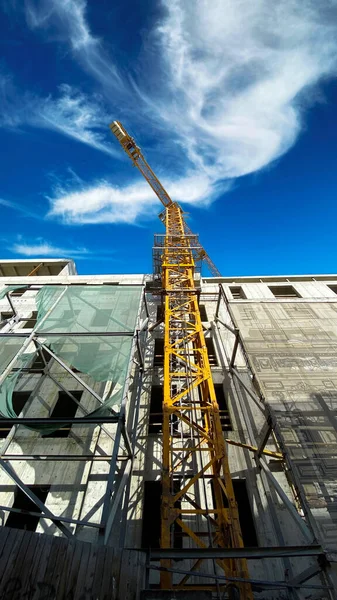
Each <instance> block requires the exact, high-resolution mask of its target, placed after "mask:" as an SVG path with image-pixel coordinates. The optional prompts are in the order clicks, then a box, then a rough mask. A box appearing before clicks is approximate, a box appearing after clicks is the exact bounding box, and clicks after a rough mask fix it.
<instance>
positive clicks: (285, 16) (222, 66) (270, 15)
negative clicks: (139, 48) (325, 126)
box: [140, 0, 337, 181]
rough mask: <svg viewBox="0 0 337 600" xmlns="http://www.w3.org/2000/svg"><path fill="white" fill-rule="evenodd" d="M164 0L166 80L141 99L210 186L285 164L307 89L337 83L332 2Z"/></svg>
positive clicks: (160, 38) (161, 42)
mask: <svg viewBox="0 0 337 600" xmlns="http://www.w3.org/2000/svg"><path fill="white" fill-rule="evenodd" d="M162 1H163V5H164V6H165V8H166V16H165V17H164V19H163V21H162V22H161V23H160V24H159V25H158V27H157V30H156V39H155V43H156V44H157V46H158V47H159V48H160V50H161V57H162V71H161V75H162V76H161V80H160V81H158V79H157V81H156V85H155V87H153V88H152V89H151V95H150V93H149V92H148V93H146V92H145V91H144V89H143V90H142V93H141V94H142V98H143V100H148V102H149V103H150V104H151V108H152V110H153V111H154V113H155V114H157V118H159V119H162V120H164V121H165V122H166V123H167V124H168V125H167V126H168V127H171V128H172V129H174V130H175V132H176V135H177V136H178V137H179V138H180V139H181V141H182V143H183V145H184V147H185V149H186V151H187V153H188V156H189V158H190V160H191V161H192V163H193V164H194V165H195V166H199V168H200V169H202V170H203V171H205V172H206V173H207V174H208V176H209V177H210V178H212V179H213V180H214V181H219V180H221V179H223V178H234V177H240V176H242V175H246V174H247V173H252V172H254V171H257V170H259V169H261V168H263V167H265V166H266V165H268V164H269V163H270V162H271V161H273V160H275V159H276V158H278V157H279V156H281V155H282V154H283V153H284V152H286V151H287V150H288V149H289V148H290V146H291V145H292V144H293V143H294V141H295V140H296V137H297V136H298V134H299V132H300V130H301V126H302V123H301V101H303V100H304V99H305V98H309V99H311V100H312V98H310V91H309V89H308V88H309V86H313V85H315V84H317V82H318V81H319V80H320V79H321V78H323V77H325V76H327V75H330V76H335V75H336V66H337V60H336V59H337V38H336V35H337V3H336V2H335V1H332V2H330V0H326V1H322V2H319V3H317V2H314V1H312V0H283V1H282V2H276V3H275V2H270V0H255V1H254V2H251V0H235V1H233V0H213V1H212V2H211V3H206V2H202V1H199V2H191V1H184V2H182V1H180V0H162ZM140 87H142V86H140ZM156 90H159V94H158V93H157V92H156Z"/></svg>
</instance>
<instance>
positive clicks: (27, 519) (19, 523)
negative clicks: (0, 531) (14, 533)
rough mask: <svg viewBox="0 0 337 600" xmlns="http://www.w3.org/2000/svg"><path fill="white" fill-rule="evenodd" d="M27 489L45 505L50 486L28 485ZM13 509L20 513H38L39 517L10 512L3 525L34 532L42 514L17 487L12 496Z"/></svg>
mask: <svg viewBox="0 0 337 600" xmlns="http://www.w3.org/2000/svg"><path fill="white" fill-rule="evenodd" d="M27 487H29V489H30V490H31V491H32V492H33V493H34V494H35V495H36V496H37V497H38V498H39V500H41V502H43V503H45V502H46V499H47V496H48V493H49V490H50V485H47V486H45V485H44V486H39V485H30V486H27ZM13 508H18V509H20V510H22V511H31V512H36V513H39V514H40V516H33V515H27V513H26V512H23V513H16V512H11V513H9V516H8V518H7V521H6V523H5V525H6V527H15V529H25V530H27V531H35V530H36V528H37V526H38V523H39V520H40V518H41V517H42V513H41V511H40V509H39V507H38V506H36V504H34V502H33V500H31V499H30V498H28V496H26V494H25V493H24V492H23V491H22V490H21V489H20V488H19V487H18V486H17V487H16V490H15V495H14V502H13Z"/></svg>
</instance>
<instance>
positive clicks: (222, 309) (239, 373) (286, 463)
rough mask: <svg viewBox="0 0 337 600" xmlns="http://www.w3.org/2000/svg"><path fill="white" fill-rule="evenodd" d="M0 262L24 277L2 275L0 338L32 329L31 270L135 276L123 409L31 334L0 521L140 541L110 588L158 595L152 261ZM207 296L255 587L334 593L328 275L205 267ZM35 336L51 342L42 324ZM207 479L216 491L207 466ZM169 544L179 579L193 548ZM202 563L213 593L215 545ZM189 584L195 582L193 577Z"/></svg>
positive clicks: (6, 449) (128, 280)
mask: <svg viewBox="0 0 337 600" xmlns="http://www.w3.org/2000/svg"><path fill="white" fill-rule="evenodd" d="M28 263H30V264H28ZM38 265H41V266H40V267H39V268H38V269H37V271H35V272H34V269H36V267H38ZM0 266H1V274H2V277H1V284H2V287H4V286H14V285H15V286H16V285H17V286H21V288H22V289H20V287H19V288H18V289H17V290H13V289H10V288H9V287H7V288H6V289H7V290H9V292H8V296H9V297H8V296H6V295H5V296H4V297H3V299H2V300H1V301H0V311H1V315H2V324H3V325H2V329H1V334H2V337H1V342H2V344H4V343H8V341H10V339H11V334H13V333H21V334H22V335H23V339H25V340H26V339H27V338H28V337H29V335H31V334H34V330H35V324H36V319H37V318H38V315H37V314H36V313H37V312H38V307H37V305H36V296H37V294H38V293H39V289H40V286H60V289H61V288H62V289H63V288H64V287H71V286H89V287H90V286H96V289H97V290H98V289H99V286H102V288H100V289H102V290H103V289H104V288H103V286H107V287H108V286H111V287H114V286H115V287H116V284H118V287H119V288H122V287H123V286H134V287H137V288H139V290H140V295H139V310H138V312H137V319H136V321H135V324H134V327H133V328H132V332H131V336H130V337H132V346H131V354H130V361H129V368H128V371H127V374H126V376H125V381H124V383H125V387H124V392H123V394H124V395H123V398H124V401H125V404H124V406H123V411H124V413H123V415H122V417H121V418H120V417H119V412H118V411H119V409H120V407H121V406H122V405H118V410H117V409H116V406H115V409H114V406H113V405H112V409H113V411H114V412H113V413H111V412H110V413H104V415H103V416H101V417H99V418H98V417H97V416H93V417H90V413H92V412H93V411H95V410H96V409H97V407H98V406H99V402H100V399H101V400H102V401H103V402H104V401H105V399H107V398H109V396H111V390H113V386H112V384H113V383H114V382H111V381H107V382H97V381H95V380H94V378H93V377H92V376H91V375H88V374H86V373H84V372H81V371H80V370H79V369H76V368H75V367H74V364H72V363H70V362H67V361H66V360H63V359H62V360H61V362H58V361H57V358H59V357H57V356H56V357H55V352H54V353H53V354H54V356H53V355H52V354H48V350H46V349H43V347H41V346H40V347H39V346H37V347H38V348H40V350H41V348H42V350H43V352H41V351H40V353H37V354H36V356H35V357H34V361H32V362H31V363H30V364H29V368H27V369H26V370H25V371H22V372H21V374H20V377H19V378H18V380H17V382H16V387H15V390H14V395H13V406H14V408H16V411H17V414H18V415H19V416H18V419H15V417H12V421H11V420H10V419H9V418H7V420H6V421H3V423H2V424H1V427H2V434H1V435H2V438H3V439H2V450H1V467H2V468H1V471H0V506H1V511H2V512H1V516H2V525H4V526H7V527H11V528H14V529H15V528H20V529H24V528H26V529H28V530H30V531H33V530H35V531H36V532H38V533H43V534H48V535H53V536H66V537H68V538H69V539H72V537H73V536H75V538H76V539H78V540H80V541H87V542H90V543H92V544H96V543H100V544H102V545H105V546H108V547H113V548H129V549H134V553H135V562H134V563H133V567H131V566H130V565H129V567H128V568H129V569H130V572H128V568H127V567H125V565H124V567H123V569H124V572H123V573H122V576H123V577H126V578H130V581H131V579H132V577H131V575H132V573H131V571H132V569H133V568H135V567H134V565H137V573H138V575H137V577H134V578H133V579H132V583H131V584H130V585H129V587H128V589H127V592H125V591H124V592H121V589H120V583H121V580H119V583H118V585H117V584H116V586H115V587H114V589H112V590H111V596H109V595H108V596H106V597H111V598H121V599H122V598H124V597H128V598H135V599H136V598H139V597H140V593H141V591H142V594H143V597H144V598H154V597H158V598H161V597H167V596H164V595H160V594H162V592H159V590H158V589H157V588H158V582H159V571H158V569H159V568H160V562H159V554H160V553H158V552H157V553H156V549H157V548H158V547H159V531H160V495H161V488H160V480H161V455H162V443H161V436H162V433H161V426H162V411H161V399H162V382H163V341H162V340H163V325H162V323H161V318H162V312H161V311H162V309H161V306H162V299H161V296H160V293H158V290H156V289H155V287H154V286H153V285H152V277H151V276H147V275H104V276H103V275H95V276H79V275H76V271H75V267H74V264H73V263H72V262H67V261H48V260H35V261H21V262H20V263H14V262H10V261H3V262H2V263H1V265H0ZM30 267H31V268H30ZM48 268H49V271H48V270H47V269H48ZM31 272H33V274H31V275H29V273H31ZM25 286H26V287H25ZM27 286H28V287H27ZM50 308H52V306H51V307H50ZM200 308H201V314H202V320H203V323H204V327H205V336H206V343H207V346H208V352H209V356H210V359H211V365H212V374H213V379H214V383H215V385H216V391H217V395H218V403H219V407H220V411H221V420H222V426H223V434H224V436H225V438H226V439H227V440H228V453H229V463H230V471H231V474H232V478H233V481H234V488H235V493H236V498H237V502H238V505H239V514H240V520H241V528H242V531H243V536H244V542H245V546H246V547H247V551H246V553H245V555H246V556H247V558H248V559H249V572H250V577H251V580H252V582H253V583H252V585H253V590H254V597H256V598H261V599H267V598H268V599H269V598H270V599H271V598H273V599H281V598H291V599H292V598H296V599H304V598H317V599H318V598H322V599H323V598H326V599H331V598H334V597H335V596H334V593H335V592H334V591H333V586H336V579H335V570H334V560H335V559H336V554H335V553H336V549H337V525H336V511H335V504H336V500H337V489H336V485H337V484H336V480H337V477H336V466H335V452H336V450H337V447H336V444H337V440H336V435H337V434H336V408H337V406H336V402H337V400H336V386H337V369H336V362H337V359H336V356H337V343H336V340H337V276H334V275H331V276H322V275H320V276H303V277H301V276H298V277H295V276H294V277H292V276H290V277H269V278H268V277H267V278H263V277H262V278H258V277H248V278H237V279H236V280H233V279H232V278H231V279H229V278H219V279H215V278H206V279H203V280H200ZM13 309H14V311H13ZM102 310H106V309H104V308H103V309H102ZM98 312H99V311H98ZM77 316H78V315H77ZM68 317H69V315H68ZM95 318H96V316H95ZM90 319H91V323H92V319H93V317H92V316H90ZM64 323H65V324H67V323H68V321H66V319H65V321H64ZM67 326H68V325H67ZM37 329H38V327H37ZM127 329H129V328H127ZM64 331H65V332H66V325H65V326H64ZM93 333H95V331H94V332H93ZM96 333H97V337H100V333H102V331H101V330H100V329H99V328H98V329H97V330H96ZM114 333H116V332H115V331H113V330H111V329H110V331H106V334H107V335H108V334H109V335H111V336H112V335H113V334H114ZM119 333H121V332H119ZM127 333H128V334H130V331H128V332H127ZM93 337H94V336H93ZM32 341H33V342H34V339H33V338H32ZM39 341H40V343H42V344H45V337H43V335H42V334H41V335H40V336H37V339H36V343H37V344H38V343H39ZM95 352H99V348H97V347H96V350H95ZM36 358H38V359H39V361H38V363H36V362H35V360H36ZM43 358H44V359H45V360H46V362H44V360H43ZM34 363H35V366H34ZM46 363H47V364H46ZM15 368H17V365H16V366H15V365H13V369H15ZM85 386H86V387H85ZM93 392H94V394H93ZM95 394H96V396H95ZM62 410H63V411H65V412H64V413H63V414H61V412H60V411H62ZM114 413H117V415H116V414H114ZM96 414H97V413H96ZM107 415H108V416H107ZM62 417H63V422H62V420H61V419H62ZM29 418H30V419H31V421H30V422H28V421H27V419H29ZM40 418H45V419H46V418H47V419H48V418H49V421H50V422H51V419H53V418H54V421H56V420H57V419H59V423H58V425H60V424H61V425H62V426H63V427H62V428H61V429H57V430H55V431H54V432H51V433H48V434H47V435H46V434H45V433H43V431H37V430H36V427H35V430H34V423H35V424H36V422H37V421H36V420H37V419H40ZM13 419H14V420H13ZM19 419H26V425H23V424H19ZM67 419H68V421H67ZM95 419H96V420H95ZM76 420H77V422H76ZM69 421H70V422H69ZM21 422H22V423H23V421H21ZM124 423H125V425H124ZM27 425H29V426H30V428H28V427H27ZM174 433H175V435H177V436H179V435H180V433H181V432H180V431H179V430H178V428H177V431H175V432H174ZM254 449H255V450H254ZM191 468H193V465H191ZM204 484H205V490H204V491H203V493H205V494H207V495H208V496H209V502H210V504H211V502H212V490H211V489H210V488H211V486H210V485H209V482H207V478H205V481H204ZM177 485H178V484H177ZM27 494H28V495H27ZM29 494H30V497H29ZM36 497H37V498H38V500H39V501H40V503H41V505H40V508H39V505H37V506H35V507H34V498H35V499H36ZM27 498H28V504H27ZM27 511H28V513H35V515H34V514H28V513H27ZM41 514H43V517H41ZM203 526H205V524H203V523H200V529H201V530H202V527H203ZM174 546H175V548H174V550H175V552H176V556H174V569H175V571H176V574H175V576H174V577H175V581H176V582H179V581H180V580H181V579H182V578H183V577H186V574H187V573H188V572H189V570H190V569H191V568H192V566H193V563H194V562H195V557H194V556H193V555H192V554H193V553H192V554H191V555H188V552H187V551H188V550H189V547H188V541H187V539H186V537H185V536H184V534H183V532H181V531H178V530H177V531H175V532H174ZM295 547H296V548H295ZM250 548H252V550H251V551H250ZM142 556H145V559H144V560H143V558H141V557H142ZM145 562H146V564H147V567H146V566H145ZM139 565H142V567H140V566H139ZM205 577H207V580H210V581H213V582H214V580H216V581H218V582H219V593H218V594H217V595H213V597H214V598H215V597H217V598H226V597H227V596H226V592H224V591H223V589H222V588H221V584H223V581H222V580H221V572H220V571H219V569H218V568H217V565H216V560H215V559H214V560H211V561H210V560H209V559H208V560H206V559H205ZM189 581H190V583H191V585H193V586H194V587H195V588H197V586H198V584H200V577H199V578H197V577H193V576H192V575H189ZM145 590H146V591H145ZM0 594H1V588H0ZM57 594H58V591H57V589H56V590H55V597H57V598H58V597H66V596H65V595H64V596H61V595H57ZM190 594H191V597H192V596H193V597H196V594H198V591H197V589H194V591H191V592H190ZM79 597H80V596H79ZM89 597H90V598H91V597H93V596H90V595H88V598H89ZM97 597H100V596H99V595H98V596H97ZM101 597H102V598H103V596H101ZM177 597H178V596H177ZM184 597H187V596H186V595H185V596H184ZM201 597H203V598H204V597H212V596H211V595H209V596H205V595H201V594H200V598H201Z"/></svg>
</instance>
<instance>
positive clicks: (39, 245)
mask: <svg viewBox="0 0 337 600" xmlns="http://www.w3.org/2000/svg"><path fill="white" fill-rule="evenodd" d="M9 250H10V251H11V252H12V253H13V254H18V255H21V256H34V257H36V256H41V257H48V256H57V257H58V258H62V257H67V256H71V257H73V258H81V257H87V256H88V255H90V254H91V253H90V251H89V250H87V248H63V247H59V246H54V245H53V244H51V243H49V242H46V241H45V240H43V239H38V240H36V241H35V242H34V243H28V242H18V243H15V244H13V245H12V246H11V247H10V248H9Z"/></svg>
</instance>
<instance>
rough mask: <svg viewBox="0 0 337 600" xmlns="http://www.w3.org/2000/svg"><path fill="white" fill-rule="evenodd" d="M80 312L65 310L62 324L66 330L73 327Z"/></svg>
mask: <svg viewBox="0 0 337 600" xmlns="http://www.w3.org/2000/svg"><path fill="white" fill-rule="evenodd" d="M80 312H81V311H80V310H70V309H69V310H64V311H63V314H62V324H63V326H64V328H66V327H67V325H71V324H72V323H73V322H74V321H76V320H77V317H78V315H79V314H80ZM60 320H61V319H60Z"/></svg>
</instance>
